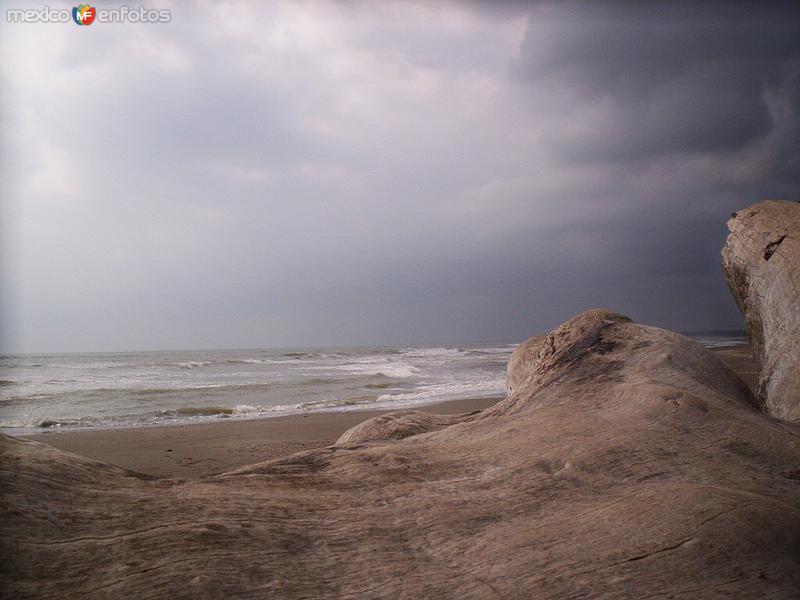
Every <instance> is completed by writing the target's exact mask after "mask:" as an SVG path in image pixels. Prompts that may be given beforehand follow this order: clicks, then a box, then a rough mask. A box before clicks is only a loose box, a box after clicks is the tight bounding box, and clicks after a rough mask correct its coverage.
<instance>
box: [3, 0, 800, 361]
mask: <svg viewBox="0 0 800 600" xmlns="http://www.w3.org/2000/svg"><path fill="white" fill-rule="evenodd" d="M126 4H128V5H129V6H131V7H134V8H135V7H138V6H139V4H136V3H131V2H127V3H126ZM46 5H47V6H50V7H51V8H59V7H62V5H61V4H59V3H58V2H55V1H53V0H49V1H48V2H47V3H46ZM142 5H143V6H146V7H148V8H161V9H169V10H170V11H171V21H170V22H169V23H158V24H155V23H127V24H109V23H100V22H95V23H94V24H92V25H90V26H77V25H76V24H75V23H72V22H70V23H57V24H56V23H54V24H42V23H38V24H33V23H8V22H6V11H7V10H8V9H9V8H19V7H20V6H22V7H33V8H40V6H39V5H37V4H35V3H33V4H25V3H22V2H17V3H14V2H12V1H10V0H9V1H7V2H5V3H3V4H2V5H0V8H2V15H0V53H1V55H2V61H0V194H1V196H0V216H2V225H0V267H2V269H0V350H2V351H3V352H62V351H64V352H65V351H111V350H145V349H186V348H262V347H287V346H334V345H336V346H338V345H377V344H380V345H400V344H404V345H405V344H408V345H411V344H426V343H442V342H457V341H462V342H464V341H519V340H522V339H525V338H526V337H528V336H530V335H533V334H537V333H544V332H547V331H548V330H550V329H551V328H553V327H555V326H556V325H558V324H559V323H561V322H562V321H564V320H566V319H568V318H570V317H571V316H573V315H575V314H577V313H579V312H581V311H583V310H585V309H588V308H592V307H596V306H602V307H606V308H610V309H613V310H616V311H618V312H621V313H624V314H626V315H628V316H630V317H632V318H633V319H635V320H637V321H639V322H643V323H647V324H652V325H657V326H661V327H667V328H670V329H675V330H679V331H689V330H709V329H736V328H741V327H742V326H743V319H742V317H741V315H740V314H739V312H738V310H737V308H736V306H735V305H734V303H733V301H732V299H731V296H730V293H729V292H728V290H727V286H726V283H725V280H724V278H723V275H722V272H721V268H720V255H719V252H720V249H721V248H722V245H723V244H724V241H725V237H726V235H727V229H726V226H725V222H726V220H727V219H728V218H729V217H730V213H731V212H733V211H735V210H737V209H739V208H742V207H744V206H747V205H749V204H751V203H753V202H755V201H757V200H759V199H765V198H785V199H800V189H799V188H800V3H770V2H752V3H730V2H727V3H721V2H719V3H715V2H706V3H681V2H662V3H658V2H653V3H650V2H648V3H642V2H603V1H597V0H595V1H592V2H558V3H550V2H505V3H503V2H486V3H480V2H412V1H404V2H356V1H350V2H279V1H276V2H268V3H256V2H252V3H236V2H230V3H228V2H226V3H222V2H195V3H189V2H186V3H179V4H175V5H170V4H169V3H165V2H150V3H148V2H144V3H143V4H142ZM41 6H45V4H42V5H41ZM112 6H114V5H113V4H112V3H104V4H103V5H101V6H98V7H99V8H102V7H112ZM71 7H72V4H64V5H63V8H69V9H71Z"/></svg>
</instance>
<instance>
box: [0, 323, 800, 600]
mask: <svg viewBox="0 0 800 600" xmlns="http://www.w3.org/2000/svg"><path fill="white" fill-rule="evenodd" d="M529 350H531V352H523V353H521V354H520V355H518V359H519V360H518V361H516V362H515V365H514V367H513V368H512V369H511V373H510V379H511V380H513V381H514V382H517V383H514V384H513V385H512V393H511V395H510V396H509V397H508V398H507V399H506V400H504V401H502V402H500V403H499V404H497V405H496V406H494V407H492V408H491V409H488V410H486V411H483V412H481V413H480V414H477V415H471V416H465V417H461V418H457V419H453V421H454V422H453V423H452V424H449V425H447V424H445V423H442V422H440V421H437V420H436V419H438V417H431V418H427V417H423V416H420V414H419V413H415V414H414V415H413V416H411V417H409V418H408V419H407V420H406V421H401V420H399V419H398V417H392V418H390V419H384V421H383V422H375V421H374V422H373V423H372V425H371V426H366V425H362V426H359V427H358V428H356V430H355V432H352V433H351V434H350V435H349V437H348V436H347V435H345V436H343V440H342V441H341V442H340V444H339V445H337V446H334V447H330V448H326V449H319V450H312V451H308V452H303V453H299V454H295V455H293V456H290V457H287V458H284V459H279V460H274V461H270V462H266V463H261V464H256V465H252V466H249V467H246V468H243V469H239V470H236V471H232V472H229V473H225V474H222V475H218V476H213V477H208V478H205V479H200V480H192V481H181V480H145V479H143V478H140V477H137V476H136V475H135V474H132V473H129V472H126V471H123V470H121V469H117V468H114V467H110V466H107V465H103V464H101V463H97V462H94V461H90V460H87V459H83V458H80V457H77V456H74V455H71V454H67V453H64V452H60V451H57V450H55V449H53V448H50V447H48V446H45V445H42V444H38V443H35V442H27V441H21V440H16V439H13V438H9V437H5V436H3V437H2V438H0V450H1V451H2V469H1V470H0V510H1V511H2V514H0V555H2V557H3V559H2V561H0V596H2V597H8V598H20V597H24V598H47V597H51V598H53V597H58V598H65V597H66V598H197V597H202V598H220V597H230V598H368V599H369V598H408V599H412V598H413V599H415V600H416V599H418V598H458V599H462V598H505V599H516V598H519V599H529V598H553V599H560V598H615V599H616V598H669V597H687V598H723V597H726V598H727V597H734V598H759V599H761V598H771V599H781V598H796V597H797V592H798V590H800V565H798V563H797V551H798V540H799V539H800V538H799V537H798V536H799V535H800V503H798V502H797V499H798V497H799V494H800V480H798V478H797V477H796V476H795V475H794V474H796V473H797V470H798V467H800V428H798V427H797V426H795V425H792V424H790V423H786V422H782V421H776V420H773V419H770V418H768V417H766V416H764V415H763V414H761V413H759V412H758V411H757V410H755V409H754V408H753V402H754V399H753V398H752V395H751V394H750V392H749V390H748V388H747V387H746V386H745V385H744V384H743V383H742V382H741V381H740V380H739V379H738V377H737V376H736V375H735V374H734V373H732V372H731V371H730V370H729V369H728V368H727V367H726V366H725V365H724V364H723V363H722V362H721V361H720V360H719V359H718V358H717V357H715V356H714V355H713V354H711V353H710V352H708V351H706V350H705V349H704V348H702V347H701V346H699V345H698V344H696V343H694V342H692V341H690V340H688V339H686V338H684V337H682V336H680V335H677V334H674V333H670V332H668V331H664V330H661V329H657V328H653V327H645V326H642V325H637V324H635V323H632V322H630V321H629V320H628V319H626V318H624V317H621V316H619V315H615V314H613V313H609V312H606V311H590V312H589V313H584V314H582V315H579V316H578V317H576V318H575V319H572V320H571V321H569V322H567V323H565V324H564V325H562V326H561V327H559V328H557V329H556V330H554V331H553V332H552V333H551V334H549V335H548V336H547V337H546V338H545V339H544V340H543V342H542V346H541V348H539V349H538V350H536V351H535V352H533V351H532V350H533V349H532V348H529ZM392 420H395V421H396V422H395V424H394V425H393V424H392V423H391V421H392ZM418 430H419V431H422V433H417V434H416V435H413V434H414V433H415V432H416V431H418ZM359 432H361V433H359ZM387 434H389V435H390V437H392V436H394V437H402V438H403V439H398V440H393V441H386V440H385V439H377V438H384V437H385V436H386V435H387ZM407 434H412V435H409V436H408V437H403V436H406V435H407Z"/></svg>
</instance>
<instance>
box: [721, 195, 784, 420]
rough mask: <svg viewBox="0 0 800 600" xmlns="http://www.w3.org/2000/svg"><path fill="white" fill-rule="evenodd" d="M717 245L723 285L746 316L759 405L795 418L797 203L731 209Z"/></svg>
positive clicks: (773, 202)
mask: <svg viewBox="0 0 800 600" xmlns="http://www.w3.org/2000/svg"><path fill="white" fill-rule="evenodd" d="M728 229H729V230H730V235H728V240H727V242H726V243H725V247H724V248H723V249H722V266H723V270H724V272H725V277H726V278H727V281H728V286H729V287H730V289H731V292H732V293H733V296H734V298H735V299H736V303H737V304H738V305H739V308H740V309H741V310H742V312H743V313H744V316H745V318H746V320H747V332H748V335H749V337H750V341H751V343H752V345H753V350H754V352H755V355H756V360H757V362H758V366H759V378H758V391H757V394H756V395H757V398H758V401H759V404H760V405H761V406H762V407H763V410H765V411H766V412H768V413H769V414H771V415H774V416H776V417H780V418H782V419H789V420H797V419H800V203H798V202H787V201H776V200H768V201H764V202H758V203H756V204H754V205H752V206H750V207H748V208H745V209H743V210H740V211H737V212H736V213H734V214H733V216H732V217H731V219H730V220H729V221H728Z"/></svg>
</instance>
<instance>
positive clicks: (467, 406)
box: [25, 398, 500, 478]
mask: <svg viewBox="0 0 800 600" xmlns="http://www.w3.org/2000/svg"><path fill="white" fill-rule="evenodd" d="M498 400H500V398H475V399H467V400H452V401H449V402H442V403H441V404H434V405H431V406H425V407H421V410H425V411H428V412H435V413H440V414H455V413H466V412H472V411H475V410H482V409H484V408H486V407H489V406H491V405H493V404H495V403H497V402H498ZM388 412H392V411H389V410H359V411H350V412H326V413H309V414H301V415H289V416H285V417H273V418H265V419H246V420H233V419H231V420H227V421H213V422H208V423H196V424H190V425H161V426H157V427H131V428H124V429H95V430H88V429H84V430H81V431H63V432H48V433H41V434H36V435H31V436H25V439H32V440H36V441H39V442H44V443H46V444H49V445H51V446H54V447H56V448H58V449H60V450H65V451H67V452H73V453H75V454H79V455H81V456H85V457H87V458H92V459H95V460H99V461H102V462H105V463H110V464H113V465H116V466H118V467H122V468H124V469H128V470H131V471H136V472H138V473H144V474H147V475H153V476H156V477H186V478H191V477H202V476H204V475H212V474H214V473H220V472H223V471H227V470H230V469H234V468H236V467H241V466H244V465H249V464H253V463H258V462H262V461H265V460H270V459H273V458H278V457H280V456H286V455H289V454H293V453H294V452H300V451H302V450H311V449H312V448H320V447H324V446H329V445H331V444H333V443H334V442H336V440H337V439H338V438H339V436H340V435H341V434H343V433H344V432H345V431H347V430H348V429H350V428H351V427H353V426H354V425H358V424H359V423H361V422H362V421H365V420H366V419H369V418H372V417H376V416H378V415H381V414H385V413H388Z"/></svg>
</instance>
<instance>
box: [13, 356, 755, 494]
mask: <svg viewBox="0 0 800 600" xmlns="http://www.w3.org/2000/svg"><path fill="white" fill-rule="evenodd" d="M712 351H713V352H715V353H716V354H717V355H718V356H719V357H720V358H722V359H723V360H724V361H725V362H726V363H727V364H728V366H730V367H731V368H732V369H733V370H734V371H736V373H737V374H738V375H739V376H740V377H741V378H742V379H743V380H744V381H745V382H746V383H747V384H748V386H750V388H751V389H753V387H754V386H755V383H756V379H757V369H756V365H755V361H754V359H753V355H752V351H751V348H750V346H734V347H722V348H713V349H712ZM500 399H501V398H498V397H495V398H477V399H466V400H452V401H448V402H442V403H438V404H432V405H429V406H423V407H420V410H424V411H426V412H433V413H440V414H456V413H468V412H472V411H476V410H482V409H484V408H487V407H489V406H492V405H494V404H496V403H497V402H498V401H499V400H500ZM387 412H392V411H389V410H359V411H349V412H316V413H307V414H297V415H289V416H283V417H274V418H264V419H248V420H235V419H230V420H223V421H214V422H207V423H197V424H189V425H174V426H171V425H164V426H157V427H137V428H119V429H96V430H80V431H60V432H55V431H53V432H47V433H39V434H35V435H30V436H25V438H26V439H33V440H36V441H40V442H44V443H47V444H49V445H51V446H54V447H56V448H59V449H60V450H65V451H67V452H72V453H75V454H79V455H81V456H85V457H87V458H92V459H95V460H99V461H102V462H106V463H110V464H113V465H116V466H119V467H122V468H124V469H128V470H131V471H135V472H138V473H144V474H147V475H152V476H155V477H178V478H195V477H202V476H206V475H212V474H215V473H221V472H223V471H227V470H230V469H234V468H237V467H241V466H244V465H249V464H253V463H258V462H262V461H266V460H270V459H273V458H278V457H281V456H286V455H289V454H292V453H295V452H300V451H303V450H310V449H313V448H320V447H324V446H329V445H331V444H333V443H334V442H335V441H336V440H337V439H338V437H339V436H340V435H341V434H342V433H344V432H345V431H347V430H348V429H349V428H351V427H353V426H354V425H357V424H358V423H360V422H362V421H364V420H366V419H369V418H371V417H375V416H378V415H380V414H385V413H387Z"/></svg>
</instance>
